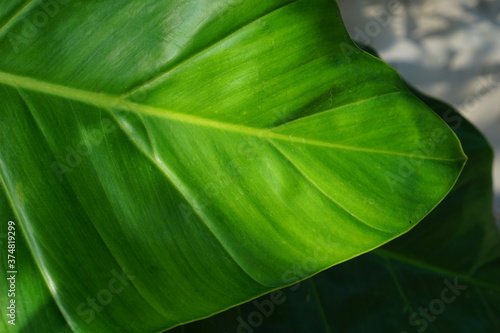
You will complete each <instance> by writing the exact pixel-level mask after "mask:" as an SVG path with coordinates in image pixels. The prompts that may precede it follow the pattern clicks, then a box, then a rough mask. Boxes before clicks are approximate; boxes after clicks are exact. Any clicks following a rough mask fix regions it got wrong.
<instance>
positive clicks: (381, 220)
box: [0, 0, 465, 332]
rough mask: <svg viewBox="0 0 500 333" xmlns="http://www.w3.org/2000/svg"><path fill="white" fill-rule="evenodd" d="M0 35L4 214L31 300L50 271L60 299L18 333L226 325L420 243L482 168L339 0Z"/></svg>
mask: <svg viewBox="0 0 500 333" xmlns="http://www.w3.org/2000/svg"><path fill="white" fill-rule="evenodd" d="M0 22H3V26H2V27H0V50H2V51H1V52H2V56H1V57H0V100H1V102H2V103H1V104H0V121H1V122H0V124H1V125H0V141H1V142H2V145H1V148H0V180H1V182H2V184H3V185H2V193H1V196H2V200H3V201H4V202H6V203H8V204H4V205H3V206H2V207H4V206H5V205H7V207H5V208H3V209H5V212H7V213H6V214H2V215H1V216H9V214H10V213H9V212H10V211H11V212H12V214H14V217H13V218H10V217H9V219H12V220H14V221H15V222H16V223H17V225H18V227H19V232H20V233H21V236H20V237H24V240H25V241H23V240H22V238H20V241H19V244H18V246H19V247H21V248H22V250H20V253H21V252H22V253H27V252H28V251H29V252H30V253H31V255H32V256H33V262H30V261H29V260H28V261H26V262H24V261H23V262H21V261H20V262H19V263H18V265H19V267H18V270H19V272H20V273H19V277H18V278H19V284H20V285H25V284H30V283H31V282H30V279H29V278H26V277H23V276H24V274H25V273H22V272H23V271H22V270H34V269H35V268H37V269H38V270H39V271H40V273H41V276H43V280H44V282H45V284H46V285H47V288H48V290H49V291H50V295H51V296H52V298H53V299H51V298H50V297H49V296H48V292H47V289H43V288H42V289H40V291H32V293H36V295H33V296H31V295H30V296H23V294H19V295H18V296H17V297H18V298H17V301H18V303H19V304H22V305H21V307H22V309H23V310H22V311H24V313H25V314H26V317H24V316H21V314H19V317H18V320H19V321H18V326H16V327H15V328H13V327H11V326H7V327H8V328H9V329H14V331H28V332H29V331H32V329H31V327H34V326H35V325H36V323H37V322H39V321H43V320H44V319H41V318H44V316H51V321H57V322H59V321H60V320H61V314H62V316H63V317H64V320H65V321H66V322H67V325H68V326H67V327H68V330H73V331H78V332H111V331H112V332H121V331H123V332H155V331H158V330H162V329H166V328H170V327H173V326H176V325H179V324H182V323H185V322H188V321H192V320H196V319H199V318H202V317H205V316H209V315H212V314H214V313H216V312H219V311H221V310H223V309H226V308H229V307H232V306H234V305H236V304H239V303H242V302H245V301H247V300H249V299H252V298H255V297H257V296H258V295H262V294H264V293H266V292H268V291H271V290H274V289H276V288H279V287H283V286H285V285H290V284H292V283H294V282H296V281H298V280H301V279H304V278H306V277H309V276H311V275H313V274H315V273H317V272H319V271H322V270H324V269H326V268H328V267H330V266H332V265H335V264H337V263H340V262H343V261H346V260H348V259H350V258H353V257H355V256H357V255H360V254H362V253H364V252H367V251H370V250H371V249H374V248H376V247H378V246H380V245H382V244H384V243H386V242H388V241H389V240H391V239H393V238H395V237H398V236H399V235H401V234H403V233H405V232H407V231H408V230H409V229H411V228H412V227H413V226H414V225H416V224H417V222H418V221H420V220H421V219H422V218H423V217H424V216H425V215H427V214H428V213H429V212H430V211H431V210H432V209H433V208H434V207H435V206H436V205H437V204H438V203H439V202H440V201H441V200H442V199H443V197H444V196H445V195H446V194H447V193H448V192H449V191H450V189H451V188H452V186H453V184H454V183H455V182H456V180H457V177H458V175H459V173H460V171H461V169H462V167H463V165H464V162H465V155H464V154H463V151H462V149H461V146H460V144H459V142H458V140H457V138H456V136H455V135H454V134H453V132H452V131H451V130H450V129H449V128H448V127H447V126H446V124H445V123H444V122H443V121H442V120H441V119H440V118H439V117H438V116H436V115H435V114H434V113H433V112H432V111H431V110H429V109H428V108H427V107H426V106H425V105H424V104H423V103H422V102H420V101H419V100H418V99H417V98H415V97H414V96H413V95H412V94H411V93H410V92H409V91H408V89H407V88H406V87H405V86H404V84H403V83H402V82H401V80H400V79H399V77H398V75H397V73H396V72H394V71H393V70H392V69H391V68H390V67H388V66H387V65H385V64H383V63H382V62H381V61H379V60H378V59H376V58H375V57H372V56H370V55H368V54H366V53H364V52H362V51H361V50H359V49H358V48H356V47H355V46H354V44H353V43H352V42H351V41H350V39H349V37H348V34H347V32H346V31H345V28H344V26H343V23H342V21H341V18H340V13H339V10H338V8H337V5H336V3H335V2H332V1H326V0H314V1H305V0H302V1H278V0H274V1H266V2H259V1H240V0H238V1H232V2H230V1H215V2H214V1H202V0H199V1H189V2H187V1H180V0H179V1H168V2H154V1H120V2H111V1H105V2H104V1H92V2H88V1H86V2H84V1H67V0H65V1H62V0H58V1H55V0H51V1H39V2H36V1H32V2H27V3H26V4H24V3H19V4H17V3H16V6H13V7H8V8H7V7H5V9H4V7H2V9H0ZM416 203H418V204H416ZM2 213H3V211H2ZM0 222H1V223H6V222H7V220H5V221H0ZM1 246H2V248H4V247H5V242H4V241H2V244H1ZM311 256H312V257H313V258H315V260H314V261H308V260H309V258H311ZM303 262H308V264H307V266H305V268H303V269H301V270H300V271H294V267H296V266H297V264H298V263H303ZM33 264H36V267H35V266H34V265H33ZM290 273H292V274H290ZM33 281H36V282H33V283H38V284H40V283H41V280H40V278H39V277H37V278H34V280H33ZM32 298H34V299H36V300H37V301H36V302H33V303H31V301H30V299H32ZM41 304H47V306H46V307H45V308H44V307H43V305H41ZM54 304H55V305H57V308H58V310H57V309H56V308H55V306H54ZM20 309H21V308H20ZM48 311H53V314H52V315H49V314H47V312H48ZM5 325H6V324H5ZM63 326H64V325H62V323H61V327H63Z"/></svg>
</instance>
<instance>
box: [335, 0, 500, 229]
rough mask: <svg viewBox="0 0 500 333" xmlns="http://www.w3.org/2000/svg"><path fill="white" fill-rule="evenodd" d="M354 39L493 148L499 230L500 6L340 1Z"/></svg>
mask: <svg viewBox="0 0 500 333" xmlns="http://www.w3.org/2000/svg"><path fill="white" fill-rule="evenodd" d="M338 2H339V5H340V8H341V10H342V15H343V18H344V21H345V23H346V26H347V28H348V30H349V33H350V34H351V37H352V38H353V39H354V40H356V41H361V42H363V43H365V44H368V45H370V46H372V47H374V48H375V49H376V50H377V51H378V52H379V54H380V56H381V57H382V59H383V60H384V61H385V62H387V63H389V64H390V65H391V66H393V67H394V68H395V69H396V70H397V71H398V72H399V73H400V74H401V76H403V77H404V78H405V79H406V80H407V81H408V82H410V83H411V84H412V85H413V86H415V87H417V88H418V89H420V90H421V91H423V92H425V93H427V94H429V95H431V96H433V97H437V98H439V99H442V100H444V101H446V102H448V103H449V104H451V105H453V106H454V107H455V108H456V109H457V110H459V111H460V112H461V113H462V115H464V116H465V117H466V118H468V119H469V120H470V121H471V122H472V123H474V124H475V125H476V126H477V127H478V128H479V129H480V130H481V131H482V132H483V133H484V134H485V135H486V137H487V138H488V140H489V141H490V143H491V144H492V146H493V147H494V149H495V165H494V182H495V184H494V190H495V203H494V204H495V210H496V214H497V222H498V225H499V226H500V0H440V1H435V0H339V1H338Z"/></svg>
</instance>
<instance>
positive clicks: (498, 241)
mask: <svg viewBox="0 0 500 333" xmlns="http://www.w3.org/2000/svg"><path fill="white" fill-rule="evenodd" d="M369 51H370V52H373V51H372V50H369ZM410 89H411V90H412V92H413V93H414V94H416V95H417V96H418V97H419V98H420V99H421V100H422V101H424V102H425V103H426V104H427V105H429V106H430V107H431V108H432V109H433V110H434V111H435V112H436V113H437V114H438V115H439V116H441V117H442V118H443V119H444V120H445V121H446V122H447V123H448V125H450V126H451V128H452V129H453V130H454V131H455V132H456V134H457V135H458V137H459V138H460V140H461V143H462V146H463V148H464V150H465V152H466V154H467V156H468V157H469V159H468V162H467V165H466V166H465V168H464V170H463V172H462V174H461V175H460V178H459V180H458V182H457V184H456V185H455V187H454V189H453V190H452V192H451V193H450V194H449V195H448V196H447V197H446V198H445V199H444V200H443V202H442V203H441V204H440V205H439V206H438V207H437V208H436V209H435V210H434V211H433V212H431V213H430V214H429V216H427V217H426V218H425V219H424V220H423V221H422V222H421V223H420V224H419V225H418V226H417V227H415V228H414V229H413V230H412V231H411V232H409V233H407V234H405V235H403V236H401V237H399V238H397V239H395V240H393V241H391V242H390V243H388V244H386V245H384V246H383V247H381V248H379V249H377V250H374V251H372V252H370V253H367V254H364V255H362V256H360V257H358V258H355V259H352V260H350V261H348V262H346V263H342V264H340V265H338V266H335V267H333V268H330V269H329V270H327V271H325V272H322V273H320V274H318V275H316V276H314V277H312V278H311V279H308V280H306V281H303V282H300V283H299V284H297V285H295V286H293V287H290V288H286V289H283V290H282V291H275V292H273V293H272V294H268V295H265V296H262V297H260V298H258V299H256V300H254V301H252V302H249V303H246V304H244V305H241V306H240V307H238V308H234V309H231V310H228V311H226V312H224V313H221V314H219V315H216V316H214V317H212V318H210V319H207V320H202V321H198V322H195V323H192V324H189V325H185V326H183V327H181V328H178V329H174V330H173V331H172V332H185V333H191V332H193V333H194V332H207V333H211V332H214V333H215V332H241V333H243V332H245V333H264V332H273V333H281V332H295V333H309V332H318V333H329V332H350V333H351V332H352V333H354V332H356V333H357V332H359V333H364V332H397V333H405V332H408V333H409V332H436V333H438V332H457V333H462V332H463V333H469V332H477V333H491V332H498V331H500V320H499V318H500V284H499V281H500V232H499V230H498V228H497V227H496V225H495V221H494V218H493V215H492V211H493V209H492V200H493V198H492V176H491V171H492V159H493V153H492V149H491V147H490V146H489V144H488V143H487V142H486V140H485V139H484V137H483V136H482V135H481V133H480V132H479V131H478V130H477V129H476V128H474V126H473V125H471V124H470V123H469V122H468V121H467V120H466V119H465V118H463V117H462V116H461V115H460V114H459V113H457V112H456V111H455V110H454V109H453V108H452V107H451V106H450V105H447V104H445V103H442V102H440V101H437V100H435V99H433V98H430V97H428V96H425V95H423V94H421V93H420V92H418V91H416V90H414V89H412V88H410ZM300 268H301V266H300V265H298V267H297V270H300Z"/></svg>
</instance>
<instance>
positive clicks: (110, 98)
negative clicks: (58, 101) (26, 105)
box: [0, 71, 463, 162]
mask: <svg viewBox="0 0 500 333" xmlns="http://www.w3.org/2000/svg"><path fill="white" fill-rule="evenodd" d="M0 83H3V84H6V85H10V86H13V87H16V88H18V89H19V88H20V89H27V90H32V91H35V92H38V93H43V94H48V95H52V96H57V97H61V98H65V99H68V100H72V101H76V102H82V103H85V104H91V105H94V106H96V107H100V108H103V109H108V110H113V109H119V110H124V111H129V112H133V113H139V114H143V115H149V116H154V117H158V118H162V119H168V120H172V121H176V122H180V123H185V124H191V125H196V126H201V127H209V128H214V129H218V130H222V131H225V132H231V133H239V134H245V135H249V136H254V137H259V138H262V139H267V140H279V141H285V142H294V143H300V144H303V145H312V146H322V147H326V148H332V149H341V150H349V151H358V152H365V153H376V154H384V155H395V156H403V157H409V158H418V159H426V160H436V161H447V162H455V161H461V160H463V158H457V159H447V158H438V157H433V156H421V155H414V154H407V153H402V152H393V151H385V150H377V149H370V148H361V147H354V146H346V145H341V144H336V143H331V142H324V141H318V140H311V139H305V138H302V137H294V136H292V135H284V134H279V133H276V132H273V131H272V128H255V127H248V126H242V125H237V124H231V123H224V122H221V121H216V120H211V119H207V118H201V117H197V116H193V115H189V114H183V113H178V112H174V111H171V110H167V109H163V108H159V107H154V106H150V105H145V104H139V103H135V102H132V101H129V100H126V99H123V98H121V97H119V96H114V95H109V94H105V93H96V92H90V91H85V90H81V89H77V88H72V87H67V86H62V85H58V84H54V83H49V82H45V81H40V80H37V79H33V78H29V77H25V76H20V75H15V74H10V73H6V72H1V71H0ZM382 96H385V95H380V96H375V97H373V98H371V99H369V100H372V99H374V98H378V97H382ZM364 101H367V100H361V101H357V102H355V103H353V104H359V103H363V102H364ZM341 107H345V105H343V106H340V107H337V108H341ZM334 109H335V108H334ZM334 109H330V110H328V111H331V110H334Z"/></svg>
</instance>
